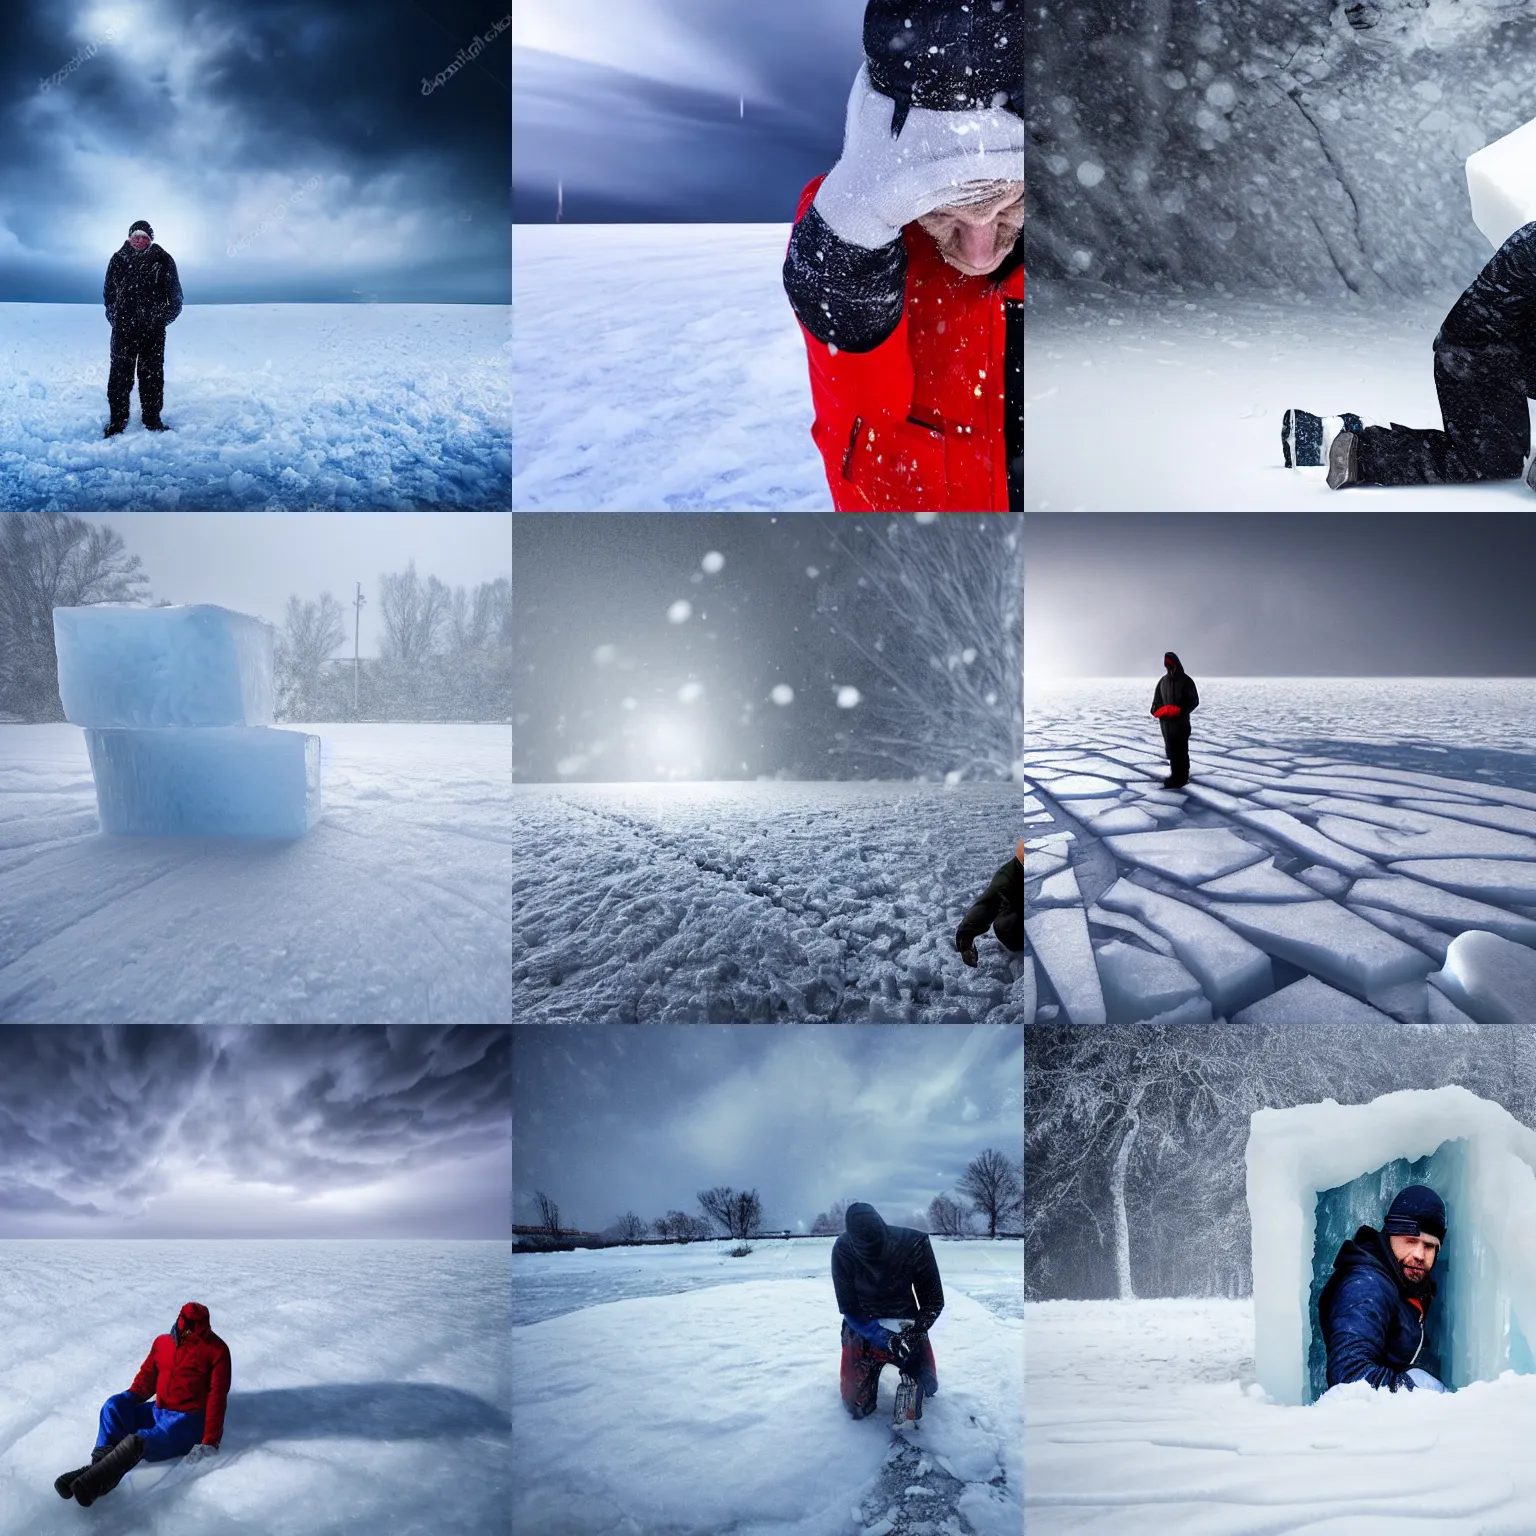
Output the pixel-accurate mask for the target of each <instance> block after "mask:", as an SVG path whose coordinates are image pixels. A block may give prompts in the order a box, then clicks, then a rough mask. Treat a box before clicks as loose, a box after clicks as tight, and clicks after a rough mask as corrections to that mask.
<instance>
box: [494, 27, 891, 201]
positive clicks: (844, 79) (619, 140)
mask: <svg viewBox="0 0 1536 1536" xmlns="http://www.w3.org/2000/svg"><path fill="white" fill-rule="evenodd" d="M863 21H864V0H776V3H774V4H772V5H746V4H736V3H722V0H518V3H517V4H516V5H515V6H513V8H512V38H513V64H512V68H513V74H514V78H515V83H516V90H515V91H514V92H513V106H512V113H513V129H514V132H513V198H512V207H513V219H514V221H515V222H518V223H549V222H552V221H553V220H554V218H555V213H556V204H557V189H563V194H564V211H563V218H564V220H565V221H566V222H568V223H578V222H598V223H606V222H628V221H640V222H657V223H672V222H680V223H697V222H705V223H709V222H715V221H719V222H730V223H734V222H738V221H767V222H783V223H788V222H789V220H790V219H792V218H793V217H794V211H795V199H796V198H797V197H798V196H799V194H800V191H801V188H802V187H804V185H805V184H806V182H808V181H809V180H810V179H811V177H812V176H815V175H819V174H821V173H822V172H824V171H827V170H830V169H831V167H832V164H833V162H834V161H835V160H836V159H837V157H838V154H839V152H840V151H841V148H842V142H843V119H844V115H845V113H846V110H847V103H848V92H849V89H850V87H851V86H852V84H853V78H854V76H855V75H856V74H857V73H858V69H859V65H860V64H861V63H862V62H863V58H864V53H863V45H862V41H861V39H862V32H863Z"/></svg>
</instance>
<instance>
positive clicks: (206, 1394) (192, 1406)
mask: <svg viewBox="0 0 1536 1536" xmlns="http://www.w3.org/2000/svg"><path fill="white" fill-rule="evenodd" d="M128 1390H129V1391H130V1392H131V1393H133V1395H134V1396H135V1397H137V1398H141V1399H143V1400H144V1401H145V1402H148V1401H149V1399H150V1398H152V1397H153V1398H155V1399H156V1400H157V1401H158V1402H159V1404H160V1406H161V1407H162V1408H169V1409H170V1410H171V1412H172V1413H201V1414H202V1415H203V1444H204V1445H212V1446H217V1445H218V1443H219V1441H220V1440H222V1439H223V1438H224V1408H225V1404H226V1403H227V1402H228V1399H229V1345H227V1344H226V1343H225V1342H224V1340H223V1339H221V1338H220V1337H219V1336H218V1334H216V1333H215V1332H214V1331H213V1330H212V1329H211V1328H210V1327H209V1326H208V1308H207V1307H205V1306H203V1305H202V1304H201V1303H200V1302H196V1301H189V1302H188V1303H187V1304H186V1306H184V1307H183V1308H182V1309H181V1313H180V1315H179V1316H178V1317H177V1319H176V1327H175V1329H174V1330H173V1331H172V1332H170V1333H162V1334H161V1335H160V1337H159V1338H158V1339H156V1340H155V1342H154V1344H153V1345H152V1346H151V1348H150V1351H149V1356H148V1358H147V1359H146V1360H145V1361H144V1364H143V1365H141V1366H140V1367H139V1374H138V1375H137V1376H135V1377H134V1378H133V1385H132V1386H131V1387H129V1388H128Z"/></svg>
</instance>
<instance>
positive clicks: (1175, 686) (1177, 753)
mask: <svg viewBox="0 0 1536 1536" xmlns="http://www.w3.org/2000/svg"><path fill="white" fill-rule="evenodd" d="M1199 707H1200V690H1199V689H1198V688H1196V687H1195V680H1194V678H1192V677H1191V676H1190V675H1189V673H1188V672H1186V671H1185V670H1184V667H1183V664H1182V663H1181V662H1180V661H1179V658H1178V657H1177V656H1176V655H1174V653H1173V652H1172V651H1165V652H1164V653H1163V675H1162V676H1161V677H1160V678H1158V680H1157V686H1156V687H1155V688H1154V689H1153V690H1152V710H1151V713H1152V714H1153V716H1154V717H1155V718H1156V720H1157V723H1158V724H1159V725H1160V726H1161V727H1162V731H1163V751H1164V752H1165V753H1166V754H1167V757H1168V777H1167V778H1166V779H1164V780H1163V788H1164V789H1183V787H1184V786H1185V785H1186V784H1188V783H1189V717H1190V715H1191V714H1192V713H1193V712H1194V711H1195V710H1197V709H1199Z"/></svg>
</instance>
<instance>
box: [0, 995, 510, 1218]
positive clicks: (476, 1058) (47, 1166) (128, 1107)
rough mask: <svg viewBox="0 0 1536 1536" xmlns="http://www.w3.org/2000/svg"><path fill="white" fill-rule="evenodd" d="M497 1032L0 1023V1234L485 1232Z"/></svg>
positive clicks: (495, 1198)
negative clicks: (25, 1024)
mask: <svg viewBox="0 0 1536 1536" xmlns="http://www.w3.org/2000/svg"><path fill="white" fill-rule="evenodd" d="M509 1048H510V1031H509V1030H506V1029H481V1028H441V1029H439V1028H401V1029H375V1028H355V1029H352V1028H347V1029H329V1028H301V1027H294V1028H282V1029H226V1028H217V1029H215V1028H201V1027H198V1026H190V1025H187V1026H178V1027H170V1028H164V1029H161V1028H156V1027H130V1028H91V1027H76V1026H52V1027H48V1026H44V1027H39V1028H31V1027H28V1026H24V1025H16V1026H12V1027H10V1028H6V1029H0V1238H12V1237H103V1238H110V1237H134V1238H158V1237H225V1238H262V1237H270V1238H279V1237H353V1238H356V1237H372V1238H390V1237H394V1238H402V1237H403V1238H499V1237H503V1236H505V1234H506V1229H507V1209H508V1199H509V1190H510V1181H511V1162H510V1156H509V1152H510V1147H509V1138H510V1126H509V1123H508V1111H509V1103H508V1087H509V1082H508V1073H509V1055H510V1049H509Z"/></svg>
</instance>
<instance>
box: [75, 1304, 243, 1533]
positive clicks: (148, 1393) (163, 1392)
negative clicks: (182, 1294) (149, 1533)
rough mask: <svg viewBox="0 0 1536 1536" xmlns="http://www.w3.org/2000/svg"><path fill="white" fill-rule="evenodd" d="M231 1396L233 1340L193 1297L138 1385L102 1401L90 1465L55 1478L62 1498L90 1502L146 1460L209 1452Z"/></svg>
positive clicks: (191, 1458) (196, 1457)
mask: <svg viewBox="0 0 1536 1536" xmlns="http://www.w3.org/2000/svg"><path fill="white" fill-rule="evenodd" d="M151 1398H153V1399H154V1403H153V1404H151V1403H150V1399H151ZM228 1398H229V1346H228V1345H227V1344H226V1343H225V1342H224V1340H223V1339H221V1338H220V1337H219V1336H218V1334H216V1333H215V1332H214V1331H213V1329H212V1328H211V1327H209V1319H208V1308H207V1307H205V1306H203V1305H202V1303H201V1302H196V1301H189V1302H188V1303H187V1304H186V1306H184V1307H183V1308H182V1309H181V1312H180V1313H179V1314H178V1316H177V1318H176V1324H175V1326H174V1327H173V1328H172V1329H171V1331H170V1332H169V1333H162V1334H161V1335H160V1337H159V1338H158V1339H156V1340H155V1342H154V1344H153V1345H152V1346H151V1347H150V1351H149V1356H148V1358H147V1359H146V1360H145V1361H144V1364H143V1365H141V1366H140V1367H139V1374H138V1375H137V1376H135V1377H134V1379H133V1385H132V1386H131V1387H129V1388H128V1390H127V1391H126V1392H119V1393H117V1394H116V1395H115V1396H113V1397H109V1398H108V1399H107V1400H106V1402H105V1403H103V1404H102V1406H101V1424H100V1428H99V1430H98V1432H97V1435H96V1449H95V1450H94V1451H92V1452H91V1464H90V1466H88V1467H77V1468H76V1469H75V1470H74V1471H73V1472H66V1473H64V1475H63V1476H62V1477H58V1478H55V1479H54V1484H53V1486H54V1488H55V1489H56V1490H57V1491H58V1495H59V1497H60V1498H61V1499H69V1498H72V1499H74V1501H75V1502H76V1503H77V1504H87V1505H89V1504H93V1503H94V1502H95V1501H96V1500H97V1499H99V1498H100V1497H101V1496H102V1494H104V1493H110V1492H111V1491H112V1490H113V1489H114V1488H116V1487H117V1485H118V1484H119V1483H120V1482H122V1480H123V1478H124V1477H126V1476H127V1475H128V1473H129V1472H131V1471H132V1470H133V1468H134V1467H136V1466H138V1464H139V1462H140V1461H170V1460H172V1459H173V1458H175V1457H177V1456H185V1457H186V1459H187V1461H188V1463H195V1462H197V1461H200V1460H202V1458H203V1457H205V1456H211V1455H212V1454H213V1453H214V1452H215V1451H217V1450H218V1448H219V1442H220V1440H222V1439H223V1437H224V1408H225V1404H226V1402H227V1401H228Z"/></svg>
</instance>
